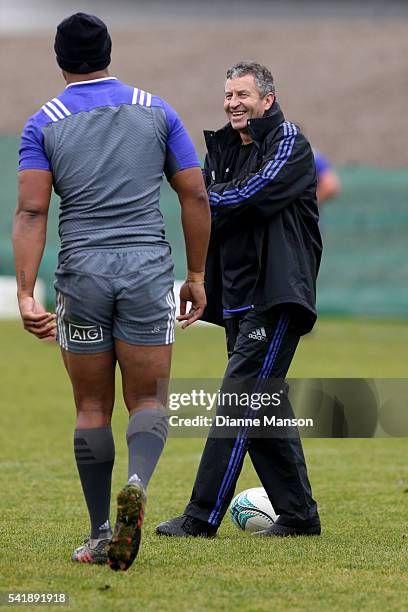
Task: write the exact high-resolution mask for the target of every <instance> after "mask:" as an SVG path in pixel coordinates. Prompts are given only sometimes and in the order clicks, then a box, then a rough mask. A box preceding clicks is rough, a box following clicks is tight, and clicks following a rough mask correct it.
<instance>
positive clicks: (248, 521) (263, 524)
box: [230, 487, 278, 533]
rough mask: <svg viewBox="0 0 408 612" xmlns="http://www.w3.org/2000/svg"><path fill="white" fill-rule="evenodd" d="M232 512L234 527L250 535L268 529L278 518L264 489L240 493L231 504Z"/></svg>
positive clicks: (259, 488)
mask: <svg viewBox="0 0 408 612" xmlns="http://www.w3.org/2000/svg"><path fill="white" fill-rule="evenodd" d="M230 512H231V519H232V522H233V523H234V525H236V527H238V529H242V530H243V531H248V532H250V533H253V532H254V531H261V530H262V529H268V527H270V526H271V525H273V524H274V522H275V521H276V519H277V518H278V515H277V514H276V513H275V510H274V509H273V507H272V504H271V502H270V501H269V497H268V496H267V494H266V492H265V489H263V488H262V487H254V488H253V489H246V491H242V493H238V495H236V496H235V497H234V499H233V500H232V502H231V506H230Z"/></svg>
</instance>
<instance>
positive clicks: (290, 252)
mask: <svg viewBox="0 0 408 612" xmlns="http://www.w3.org/2000/svg"><path fill="white" fill-rule="evenodd" d="M225 92H226V93H225V102H224V108H225V110H226V112H227V115H228V117H229V120H230V122H229V124H227V125H226V126H225V127H224V128H222V129H221V130H219V131H218V132H205V137H206V143H207V148H208V154H207V157H206V161H205V169H204V174H205V179H206V184H207V189H208V193H209V199H210V205H211V209H212V238H211V243H210V248H209V253H208V258H207V264H206V281H205V287H206V292H207V300H208V306H207V309H206V312H205V314H204V319H205V320H207V321H210V322H212V323H216V324H219V325H223V326H225V329H226V335H227V347H228V356H229V362H228V367H227V371H226V373H225V377H224V383H223V389H227V388H228V381H231V380H232V381H234V380H239V381H243V380H246V379H247V380H250V381H255V382H254V383H253V384H255V385H256V386H257V389H259V388H260V387H259V384H261V383H262V384H264V383H265V381H270V380H271V379H276V378H278V379H279V378H280V379H282V378H284V377H285V375H286V373H287V371H288V369H289V366H290V363H291V361H292V358H293V356H294V353H295V351H296V347H297V345H298V342H299V339H300V336H301V335H302V334H305V333H307V332H309V331H310V330H311V329H312V327H313V324H314V322H315V320H316V310H315V296H316V276H317V272H318V268H319V263H320V256H321V250H322V246H321V237H320V232H319V228H318V209H317V203H316V171H315V164H314V158H313V153H312V149H311V147H310V144H309V143H308V141H307V140H306V138H305V137H304V136H303V134H301V132H300V131H299V128H298V127H296V126H295V125H294V124H293V123H289V122H286V121H285V119H284V116H283V114H282V111H281V109H280V107H279V104H278V103H277V101H276V99H275V96H274V85H273V78H272V75H271V74H270V72H269V71H268V70H267V69H266V68H265V67H263V66H260V65H259V64H254V63H241V64H237V65H235V66H234V67H233V68H231V69H230V70H229V71H228V72H227V82H226V90H225ZM256 381H258V382H256ZM258 383H259V384H258ZM290 411H291V409H290V405H289V403H288V401H287V400H286V413H288V412H289V413H290ZM227 413H228V411H226V409H225V407H224V408H222V407H220V406H219V407H218V412H217V414H227ZM234 416H236V413H234ZM241 416H244V415H243V414H241ZM246 452H248V453H249V455H250V458H251V460H252V462H253V464H254V467H255V469H256V471H257V473H258V476H259V478H260V480H261V482H262V485H263V486H264V488H265V490H266V492H267V493H268V496H269V498H270V500H271V502H272V505H273V507H274V509H275V511H276V513H277V514H279V515H280V518H279V519H278V521H277V523H276V524H275V525H273V526H272V527H271V528H270V529H269V530H267V531H266V532H262V534H264V535H280V536H285V535H301V534H318V533H320V521H319V516H318V513H317V506H316V502H315V501H314V500H313V498H312V492H311V488H310V484H309V480H308V476H307V470H306V465H305V459H304V455H303V451H302V445H301V441H300V438H299V436H298V434H297V430H296V431H295V434H294V433H293V430H292V431H291V433H290V434H289V435H281V436H277V437H273V438H270V437H269V438H265V437H252V436H251V435H250V432H248V431H247V430H245V429H244V430H242V429H241V430H237V431H236V435H235V437H222V438H221V437H219V435H218V436H217V435H216V434H215V432H214V430H213V431H212V432H211V433H210V435H209V437H208V439H207V443H206V446H205V450H204V453H203V456H202V459H201V463H200V467H199V470H198V473H197V477H196V482H195V485H194V489H193V492H192V496H191V500H190V503H189V504H188V505H187V507H186V509H185V513H184V514H183V515H182V516H180V517H177V518H174V519H171V520H169V521H167V522H165V523H162V524H161V525H159V527H158V528H157V533H159V534H161V535H175V536H183V535H193V536H196V535H203V536H212V535H214V534H215V532H216V529H217V527H218V525H219V524H220V522H221V520H222V518H223V516H224V514H225V512H226V510H227V508H228V505H229V503H230V501H231V498H232V496H233V493H234V489H235V484H236V481H237V479H238V476H239V473H240V471H241V467H242V463H243V460H244V456H245V453H246Z"/></svg>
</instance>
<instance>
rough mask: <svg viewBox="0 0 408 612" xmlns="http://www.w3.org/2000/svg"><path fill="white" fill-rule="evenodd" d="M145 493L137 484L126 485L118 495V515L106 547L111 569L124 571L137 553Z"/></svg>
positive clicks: (140, 535)
mask: <svg viewBox="0 0 408 612" xmlns="http://www.w3.org/2000/svg"><path fill="white" fill-rule="evenodd" d="M145 504H146V493H145V490H144V488H143V487H142V485H141V484H139V483H134V484H128V485H126V486H125V487H124V488H123V489H122V490H121V491H120V493H119V495H118V514H117V519H116V525H115V529H114V531H113V536H112V540H111V542H110V544H109V546H108V547H107V554H108V563H109V565H110V567H111V569H113V570H115V571H117V570H122V571H126V570H127V569H128V568H129V567H130V566H131V565H132V563H133V561H134V560H135V558H136V555H137V553H138V552H139V547H140V540H141V537H142V523H143V517H144V509H145Z"/></svg>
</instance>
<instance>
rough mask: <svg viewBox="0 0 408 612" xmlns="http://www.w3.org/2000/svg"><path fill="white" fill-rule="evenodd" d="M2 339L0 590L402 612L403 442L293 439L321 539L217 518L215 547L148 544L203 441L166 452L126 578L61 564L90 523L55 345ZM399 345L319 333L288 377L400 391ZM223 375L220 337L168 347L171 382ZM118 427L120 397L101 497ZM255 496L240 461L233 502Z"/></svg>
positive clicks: (402, 344) (337, 325)
mask: <svg viewBox="0 0 408 612" xmlns="http://www.w3.org/2000/svg"><path fill="white" fill-rule="evenodd" d="M0 336H1V338H2V343H1V349H0V371H1V373H2V384H1V400H0V404H1V406H0V415H1V416H0V424H1V428H0V432H1V433H0V435H1V440H0V448H1V462H0V487H1V489H0V490H1V497H0V504H1V539H0V547H1V554H0V559H1V561H0V575H1V581H0V590H1V591H37V592H38V591H42V592H50V591H52V592H60V591H65V592H66V593H68V594H69V596H70V607H72V608H81V609H82V610H91V609H99V608H104V609H105V610H233V609H236V610H246V611H255V610H259V611H260V610H271V609H273V610H295V609H297V610H298V609H302V610H329V609H330V610H342V611H343V610H353V609H356V610H357V609H359V610H380V609H384V608H385V609H387V610H402V609H405V608H406V602H407V600H408V587H407V583H406V567H407V556H408V555H407V539H405V537H406V536H407V537H408V528H407V520H406V517H407V498H406V495H405V494H404V492H405V490H406V486H407V485H406V484H405V480H406V479H407V478H408V468H407V465H406V452H407V442H406V440H405V439H396V438H394V439H373V440H370V439H369V440H312V439H308V440H305V453H306V456H307V461H308V465H309V472H310V478H311V481H312V484H313V489H314V494H315V497H316V498H317V499H318V501H319V504H320V513H321V517H322V523H323V534H322V536H321V538H310V539H309V538H297V539H284V540H280V539H277V540H269V539H268V540H262V539H252V538H251V537H250V536H247V535H246V534H243V533H241V532H239V531H238V530H237V529H236V528H235V527H234V526H233V525H232V523H231V522H230V520H229V518H228V517H226V519H225V520H224V522H223V524H222V527H221V528H220V530H219V535H218V537H217V538H216V539H215V540H212V541H205V540H201V539H200V540H194V541H190V540H176V541H175V540H172V539H159V538H157V537H156V536H155V535H154V527H155V525H156V524H157V523H158V522H159V521H160V520H163V519H165V518H168V517H170V516H174V515H175V514H178V513H180V511H181V510H182V509H183V507H184V504H185V502H186V501H187V499H188V496H189V494H190V491H191V486H192V483H193V480H194V476H195V472H196V468H197V465H198V462H199V458H200V454H201V450H202V447H203V440H202V439H180V438H171V439H169V441H168V444H167V446H166V449H165V451H164V454H163V457H162V459H161V461H160V463H159V466H158V469H157V472H156V474H155V475H154V478H153V479H152V482H151V485H150V488H149V500H148V506H147V515H146V522H145V528H144V533H143V540H142V548H141V552H140V553H139V556H138V558H137V560H136V562H135V564H134V565H133V566H132V568H131V569H130V570H129V571H128V572H127V573H124V574H123V573H122V574H116V573H113V572H112V571H111V570H110V569H109V568H103V567H102V568H101V567H89V566H76V565H75V564H72V563H71V562H70V561H69V558H70V554H71V551H72V549H73V548H74V547H75V546H77V545H78V544H79V543H80V541H81V538H82V537H85V536H86V535H87V528H88V525H87V517H86V510H85V506H84V502H83V498H82V493H81V490H80V484H79V480H78V477H77V474H76V468H75V464H74V460H73V453H72V430H73V425H74V414H73V407H72V398H71V389H70V384H69V381H68V379H67V377H66V374H65V372H64V370H63V366H62V363H61V360H60V357H59V354H58V349H57V347H56V346H54V345H50V344H44V343H43V344H42V343H40V342H38V341H35V340H34V339H33V338H32V337H30V336H29V335H28V334H25V333H23V331H22V329H21V327H20V325H19V324H18V323H17V322H0ZM407 344H408V325H407V324H406V323H402V322H401V323H398V322H394V323H388V322H375V321H372V322H365V321H354V320H350V321H348V320H324V319H322V320H321V321H320V322H319V324H318V326H317V329H316V331H315V332H314V333H313V334H311V335H310V336H309V337H307V338H305V339H304V340H303V341H302V343H301V345H300V347H299V350H298V353H297V355H296V357H295V360H294V364H293V367H292V369H291V372H290V374H291V375H292V376H298V377H307V376H313V377H316V376H319V377H324V376H332V377H336V376H338V377H343V376H344V377H347V376H350V377H360V376H361V377H363V376H364V377H405V376H406V374H407V365H406V346H407ZM224 364H225V349H224V342H223V333H222V331H221V330H217V329H212V328H202V327H201V328H196V329H194V328H193V329H191V330H188V331H187V332H179V333H178V338H177V343H176V346H175V354H174V362H173V371H172V374H173V376H175V377H183V378H188V377H195V378H199V377H202V378H210V377H219V376H220V373H221V372H222V369H223V367H224ZM118 388H119V387H118ZM126 420H127V419H126V414H125V409H124V407H123V403H122V401H121V400H120V398H119V397H118V402H117V406H116V411H115V416H114V423H113V428H114V433H115V437H116V448H117V458H116V465H115V469H114V483H113V491H117V490H119V488H120V487H121V486H122V485H123V480H124V478H125V475H126V445H125V439H124V431H125V427H126ZM257 485H258V479H257V477H256V475H255V473H254V471H253V469H252V466H251V465H250V463H249V462H246V464H245V466H244V470H243V473H242V475H241V477H240V480H239V482H238V487H237V490H242V489H244V488H247V487H250V486H257ZM112 506H113V508H112V518H114V511H115V506H116V504H115V501H114V500H113V504H112ZM28 609H31V608H28Z"/></svg>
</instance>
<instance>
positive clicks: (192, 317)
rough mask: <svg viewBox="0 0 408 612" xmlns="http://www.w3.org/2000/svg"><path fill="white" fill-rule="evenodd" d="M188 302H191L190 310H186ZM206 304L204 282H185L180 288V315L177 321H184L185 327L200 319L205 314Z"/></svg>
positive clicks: (183, 327)
mask: <svg viewBox="0 0 408 612" xmlns="http://www.w3.org/2000/svg"><path fill="white" fill-rule="evenodd" d="M187 302H191V308H190V310H189V312H186V310H187ZM206 305H207V298H206V296H205V289H204V283H193V282H189V281H186V282H185V283H183V285H182V286H181V289H180V315H179V316H178V317H177V321H184V323H183V324H182V326H181V328H182V329H185V328H186V327H188V326H189V325H192V324H193V323H195V322H196V321H198V319H200V318H201V317H202V316H203V312H204V308H205V307H206Z"/></svg>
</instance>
